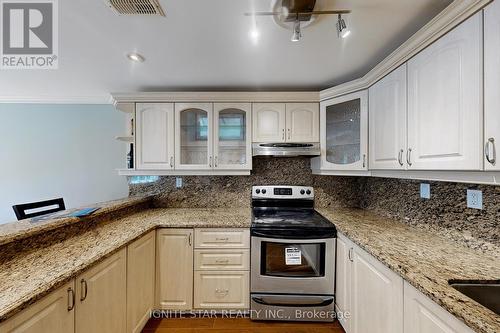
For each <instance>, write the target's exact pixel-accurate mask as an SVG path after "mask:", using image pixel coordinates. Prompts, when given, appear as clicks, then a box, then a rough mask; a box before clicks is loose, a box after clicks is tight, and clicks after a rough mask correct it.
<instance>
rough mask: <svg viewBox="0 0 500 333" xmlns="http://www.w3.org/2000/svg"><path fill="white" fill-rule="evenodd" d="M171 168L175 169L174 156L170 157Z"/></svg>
mask: <svg viewBox="0 0 500 333" xmlns="http://www.w3.org/2000/svg"><path fill="white" fill-rule="evenodd" d="M170 167H171V168H173V167H174V157H173V156H170Z"/></svg>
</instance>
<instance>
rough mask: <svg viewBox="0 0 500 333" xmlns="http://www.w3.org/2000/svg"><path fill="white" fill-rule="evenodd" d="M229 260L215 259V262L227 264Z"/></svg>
mask: <svg viewBox="0 0 500 333" xmlns="http://www.w3.org/2000/svg"><path fill="white" fill-rule="evenodd" d="M228 262H229V259H216V260H215V263H216V264H227V263H228Z"/></svg>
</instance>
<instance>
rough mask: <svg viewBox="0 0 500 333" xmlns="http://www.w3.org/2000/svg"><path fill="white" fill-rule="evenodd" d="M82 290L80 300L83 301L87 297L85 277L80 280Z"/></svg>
mask: <svg viewBox="0 0 500 333" xmlns="http://www.w3.org/2000/svg"><path fill="white" fill-rule="evenodd" d="M80 291H81V292H82V296H80V302H83V301H84V300H85V299H86V298H87V281H85V279H81V280H80Z"/></svg>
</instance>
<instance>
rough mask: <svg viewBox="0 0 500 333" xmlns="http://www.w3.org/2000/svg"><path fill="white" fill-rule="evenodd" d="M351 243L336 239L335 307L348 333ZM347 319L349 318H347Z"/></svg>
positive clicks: (341, 238)
mask: <svg viewBox="0 0 500 333" xmlns="http://www.w3.org/2000/svg"><path fill="white" fill-rule="evenodd" d="M351 249H352V247H351V243H350V242H349V241H348V240H347V239H346V238H345V237H343V235H340V234H339V235H338V237H337V258H336V260H337V268H336V273H337V276H336V279H335V307H336V309H335V310H336V311H337V314H338V319H339V322H340V324H341V325H342V327H343V328H344V330H345V331H346V332H347V333H349V332H350V331H351V330H350V320H349V319H350V316H347V314H348V313H349V314H350V315H352V310H351V300H350V297H351V278H352V277H351V258H350V255H349V253H352V252H351V251H352V250H351ZM347 317H349V318H347Z"/></svg>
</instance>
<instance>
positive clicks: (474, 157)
mask: <svg viewBox="0 0 500 333" xmlns="http://www.w3.org/2000/svg"><path fill="white" fill-rule="evenodd" d="M481 21H482V16H481V13H477V14H476V15H474V16H472V17H471V18H469V19H468V20H467V21H465V22H463V23H462V24H460V25H459V26H458V27H456V28H455V29H453V30H452V31H450V32H449V33H448V34H446V35H445V36H444V37H442V38H441V39H439V40H437V41H436V42H435V43H434V44H432V45H430V46H429V47H428V48H426V49H424V50H423V51H422V52H420V53H419V54H417V55H416V56H415V57H414V58H413V59H411V60H410V61H409V62H408V160H409V163H408V165H409V167H408V168H409V169H419V170H480V169H482V168H483V157H482V147H483V144H482V141H483V140H482V138H483V134H482V127H483V117H482V102H481V101H482V92H483V89H482V87H483V84H482V49H483V45H482V22H481Z"/></svg>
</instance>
